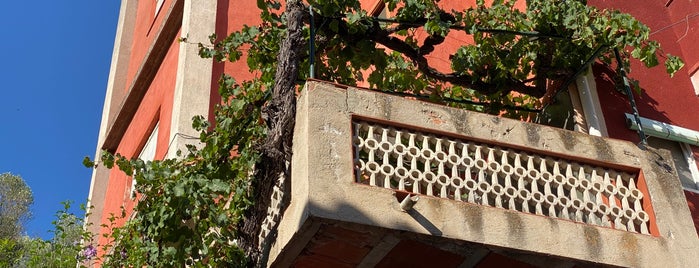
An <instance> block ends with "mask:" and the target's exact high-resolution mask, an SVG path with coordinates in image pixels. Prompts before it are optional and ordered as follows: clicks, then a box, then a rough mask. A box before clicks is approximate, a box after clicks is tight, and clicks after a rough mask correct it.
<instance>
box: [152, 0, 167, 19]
mask: <svg viewBox="0 0 699 268" xmlns="http://www.w3.org/2000/svg"><path fill="white" fill-rule="evenodd" d="M163 2H165V0H155V13H154V15H153V17H157V16H158V12H160V9H161V8H162V7H163Z"/></svg>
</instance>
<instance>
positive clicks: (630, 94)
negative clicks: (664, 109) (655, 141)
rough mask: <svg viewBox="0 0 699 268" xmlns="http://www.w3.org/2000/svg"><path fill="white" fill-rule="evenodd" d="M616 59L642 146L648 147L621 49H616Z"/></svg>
mask: <svg viewBox="0 0 699 268" xmlns="http://www.w3.org/2000/svg"><path fill="white" fill-rule="evenodd" d="M614 57H616V64H617V65H618V66H617V67H618V69H619V75H621V79H622V80H623V82H624V90H625V91H626V96H628V97H629V102H630V103H631V110H632V111H633V116H634V119H635V121H636V124H637V125H638V136H639V137H640V138H641V144H643V145H644V146H645V145H648V141H647V140H646V134H645V133H643V126H642V125H641V116H640V115H639V114H638V108H637V107H636V101H635V100H634V99H633V92H631V86H630V85H629V80H628V79H627V78H626V70H625V69H624V64H623V63H622V62H621V55H620V54H619V49H617V48H614Z"/></svg>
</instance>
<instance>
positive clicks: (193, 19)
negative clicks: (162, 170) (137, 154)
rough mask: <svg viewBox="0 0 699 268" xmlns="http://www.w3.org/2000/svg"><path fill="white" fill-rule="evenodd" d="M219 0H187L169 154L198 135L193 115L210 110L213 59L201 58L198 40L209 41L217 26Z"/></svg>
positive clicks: (172, 153)
mask: <svg viewBox="0 0 699 268" xmlns="http://www.w3.org/2000/svg"><path fill="white" fill-rule="evenodd" d="M216 4H217V1H216V0H196V1H191V0H185V2H184V12H183V14H184V15H183V18H182V30H181V35H182V37H187V41H186V42H180V54H179V57H178V62H177V80H176V84H175V98H174V101H173V107H172V125H171V129H170V138H169V140H170V141H171V144H172V145H170V150H169V151H168V154H167V156H166V157H168V158H171V157H175V154H176V152H177V150H182V151H185V150H186V148H185V145H186V144H187V143H192V140H191V139H185V138H183V135H185V136H187V135H189V136H198V133H197V132H196V131H194V129H192V118H193V117H194V116H197V115H201V116H204V117H207V115H208V114H209V106H210V105H211V104H210V103H209V100H210V93H211V75H212V69H213V60H212V59H203V58H201V57H200V56H199V47H198V45H197V44H198V43H207V42H208V40H209V35H211V34H212V33H214V32H215V30H216ZM178 134H179V135H178Z"/></svg>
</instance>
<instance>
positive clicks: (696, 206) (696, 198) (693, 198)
mask: <svg viewBox="0 0 699 268" xmlns="http://www.w3.org/2000/svg"><path fill="white" fill-rule="evenodd" d="M684 195H685V197H687V204H688V205H689V212H691V214H692V220H693V221H694V228H695V229H696V230H697V235H699V193H695V192H690V191H684Z"/></svg>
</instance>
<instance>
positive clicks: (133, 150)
mask: <svg viewBox="0 0 699 268" xmlns="http://www.w3.org/2000/svg"><path fill="white" fill-rule="evenodd" d="M179 47H180V46H179V42H178V41H177V40H173V41H172V43H171V44H170V48H169V50H168V52H167V55H166V56H165V59H164V60H163V64H162V65H161V66H160V68H159V69H158V73H157V74H156V76H155V78H154V79H153V81H152V83H151V85H150V87H149V89H148V92H147V93H146V95H145V97H144V98H143V101H142V102H141V105H140V106H139V108H138V111H137V112H136V115H135V116H134V119H133V120H132V121H131V123H130V125H129V128H128V130H127V131H126V133H124V137H123V139H122V140H121V143H120V144H119V147H118V148H117V151H116V153H118V154H121V155H123V156H125V157H127V158H135V157H138V155H139V153H140V151H141V150H142V148H143V146H144V145H145V143H146V141H147V139H148V137H149V136H150V133H151V131H152V130H153V128H154V127H155V124H156V123H158V124H159V126H158V137H157V145H156V154H155V158H156V159H163V158H164V156H165V155H166V153H167V149H168V148H167V146H168V144H169V140H168V139H169V136H170V124H171V117H172V105H173V98H174V89H175V77H176V74H177V56H178V53H179ZM107 189H108V190H107V193H106V196H105V202H104V207H103V210H102V211H103V212H102V220H101V221H102V223H103V224H107V225H109V224H110V221H109V218H110V217H111V215H120V214H121V209H122V207H123V208H124V209H126V211H127V212H128V213H127V218H128V214H129V213H130V211H132V210H133V206H134V200H133V199H131V197H130V189H131V177H130V176H127V174H125V173H124V172H122V171H121V170H119V169H118V168H114V169H112V170H111V173H110V176H109V182H108V185H107ZM124 221H125V219H117V221H116V222H115V223H116V224H117V225H122V224H123V223H124ZM102 232H103V233H108V232H109V229H106V228H103V229H102ZM99 239H100V240H99V244H100V245H104V244H106V243H107V240H106V239H105V238H103V237H100V238H99Z"/></svg>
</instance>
